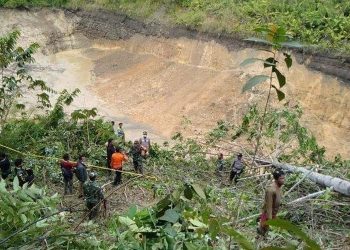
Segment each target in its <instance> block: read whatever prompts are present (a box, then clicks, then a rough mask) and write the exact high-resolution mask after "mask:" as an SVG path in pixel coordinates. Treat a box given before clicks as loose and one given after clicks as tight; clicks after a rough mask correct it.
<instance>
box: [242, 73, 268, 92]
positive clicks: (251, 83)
mask: <svg viewBox="0 0 350 250" xmlns="http://www.w3.org/2000/svg"><path fill="white" fill-rule="evenodd" d="M267 79H269V76H267V75H257V76H253V77H252V78H250V79H249V80H248V81H247V82H246V83H245V84H244V86H243V89H242V92H245V91H247V90H251V89H252V88H253V87H254V86H256V85H258V84H260V83H263V82H265V81H266V80H267Z"/></svg>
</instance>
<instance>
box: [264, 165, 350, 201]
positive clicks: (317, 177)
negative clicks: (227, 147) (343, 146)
mask: <svg viewBox="0 0 350 250" xmlns="http://www.w3.org/2000/svg"><path fill="white" fill-rule="evenodd" d="M259 161H260V160H259ZM262 162H264V163H267V161H262ZM272 165H273V166H275V167H278V168H282V169H284V170H286V171H290V172H293V173H295V172H300V173H303V174H304V175H306V176H307V178H309V179H310V180H311V181H313V182H315V183H317V184H319V185H322V186H325V187H333V189H334V191H336V192H338V193H341V194H344V195H346V196H350V182H349V181H346V180H343V179H340V178H337V177H332V176H330V175H324V174H319V173H316V172H313V171H310V170H307V169H306V168H302V167H296V166H293V165H289V164H284V163H277V162H272Z"/></svg>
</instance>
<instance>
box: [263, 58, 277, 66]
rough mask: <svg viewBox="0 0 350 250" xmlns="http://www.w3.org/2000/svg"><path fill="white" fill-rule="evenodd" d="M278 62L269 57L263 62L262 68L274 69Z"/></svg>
mask: <svg viewBox="0 0 350 250" xmlns="http://www.w3.org/2000/svg"><path fill="white" fill-rule="evenodd" d="M277 62H278V61H276V60H275V59H274V58H273V57H269V58H267V59H266V60H265V61H264V68H267V67H274V68H275V67H276V64H277Z"/></svg>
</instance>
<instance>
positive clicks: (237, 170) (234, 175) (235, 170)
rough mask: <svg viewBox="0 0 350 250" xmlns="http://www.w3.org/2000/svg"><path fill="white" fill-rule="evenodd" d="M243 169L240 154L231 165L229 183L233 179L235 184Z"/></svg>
mask: <svg viewBox="0 0 350 250" xmlns="http://www.w3.org/2000/svg"><path fill="white" fill-rule="evenodd" d="M243 168H244V166H243V161H242V154H241V153H239V154H238V155H237V158H236V159H235V160H234V161H233V163H232V169H231V173H230V183H232V180H233V179H234V181H235V184H236V183H237V181H238V178H239V176H240V175H241V174H242V172H243Z"/></svg>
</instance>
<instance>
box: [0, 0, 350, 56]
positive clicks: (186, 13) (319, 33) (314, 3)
mask: <svg viewBox="0 0 350 250" xmlns="http://www.w3.org/2000/svg"><path fill="white" fill-rule="evenodd" d="M0 6H3V7H9V8H15V7H35V6H50V7H63V8H73V9H76V8H84V9H89V10H92V9H98V8H102V9H108V10H112V11H121V12H126V13H128V14H130V15H132V16H135V17H139V18H142V19H145V18H147V17H151V19H150V20H153V19H157V18H158V21H159V20H160V18H161V19H162V20H168V22H170V23H173V24H180V25H185V26H187V27H191V28H195V29H198V30H200V31H207V32H213V33H228V34H231V35H234V36H237V35H238V36H240V37H246V36H247V35H252V34H255V32H254V30H255V29H256V28H258V27H260V26H261V25H262V24H266V23H275V24H276V25H278V26H282V27H285V28H286V30H288V31H290V32H291V34H292V35H293V37H295V38H296V39H297V40H300V41H301V42H302V43H304V44H306V45H307V46H310V47H312V48H315V49H316V50H319V49H326V50H336V51H339V52H346V53H347V54H349V51H350V42H349V39H350V2H349V1H342V0H304V1H297V0H264V1H262V0H246V1H242V0H91V1H83V0H0Z"/></svg>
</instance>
